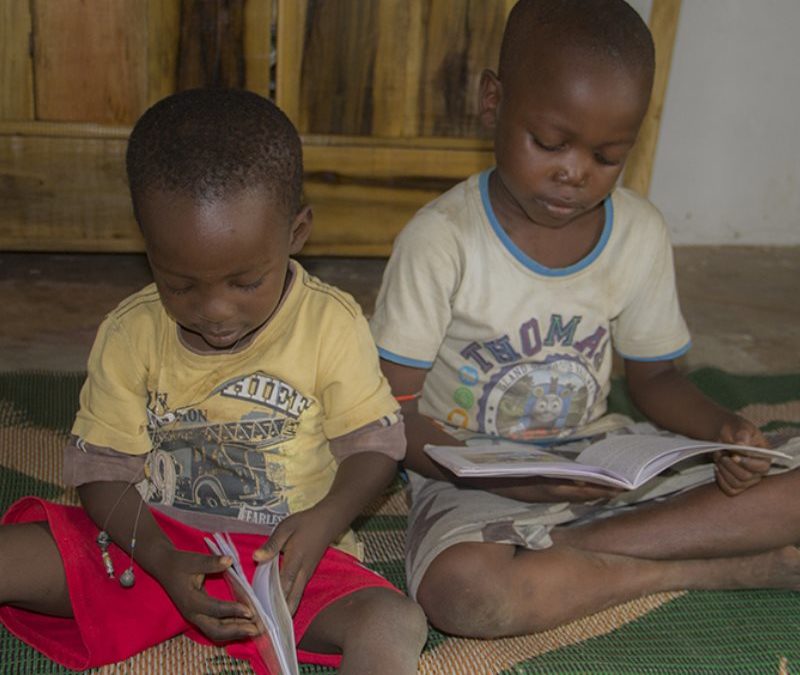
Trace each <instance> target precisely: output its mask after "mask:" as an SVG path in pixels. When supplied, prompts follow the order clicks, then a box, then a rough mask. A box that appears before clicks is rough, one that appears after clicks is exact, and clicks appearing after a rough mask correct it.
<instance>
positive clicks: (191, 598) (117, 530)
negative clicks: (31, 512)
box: [78, 481, 257, 641]
mask: <svg viewBox="0 0 800 675" xmlns="http://www.w3.org/2000/svg"><path fill="white" fill-rule="evenodd" d="M78 495H79V496H80V499H81V503H82V504H83V507H84V509H85V510H86V512H87V513H88V514H89V517H90V518H91V519H92V520H93V521H94V522H95V523H96V524H97V526H98V527H99V528H101V529H105V530H106V532H108V534H109V535H110V536H111V539H112V541H113V542H114V543H115V544H117V545H118V546H119V547H120V548H122V549H123V550H125V551H126V552H127V553H130V550H131V540H132V539H133V537H134V525H135V530H136V531H135V537H136V546H135V551H134V559H135V561H136V562H137V563H138V564H139V566H140V567H142V568H143V569H145V570H146V571H147V572H148V573H149V574H150V575H152V576H153V577H155V579H157V580H158V582H159V583H160V584H161V585H162V586H163V587H164V590H165V591H166V592H167V593H168V594H169V596H170V598H171V599H172V601H173V602H174V603H175V606H176V607H177V608H178V610H179V611H180V612H181V614H182V615H183V616H184V618H186V619H187V620H188V621H191V622H192V623H193V624H195V625H196V626H197V627H198V628H199V629H200V630H202V631H203V632H204V633H205V634H206V635H207V636H208V637H209V638H211V639H212V640H218V641H221V640H231V639H237V638H243V637H246V636H252V635H255V634H256V632H257V630H256V627H255V624H253V623H252V621H250V620H249V617H250V610H249V609H248V608H247V607H245V606H244V605H241V604H239V603H234V602H225V601H223V600H218V599H216V598H212V597H211V596H209V595H207V594H206V593H205V591H204V590H203V580H204V579H205V575H206V574H213V573H218V572H222V571H223V570H225V569H226V568H227V567H229V566H230V565H231V562H232V561H231V560H230V559H229V558H224V557H218V556H210V555H203V554H201V553H191V552H188V551H179V550H177V549H176V548H175V547H174V546H173V544H172V542H171V541H170V539H169V538H168V537H167V535H166V534H165V533H164V531H163V530H162V529H161V528H160V527H159V525H158V523H157V522H156V520H155V518H153V515H152V514H151V513H150V510H149V509H148V508H147V505H146V504H144V503H143V502H142V499H141V497H140V496H139V493H138V492H137V491H136V489H135V488H134V487H133V486H132V485H130V483H126V482H122V481H95V482H92V483H84V484H83V485H80V486H79V487H78ZM137 513H138V523H137V522H136V521H137ZM97 555H98V556H99V555H100V550H99V548H98V553H97ZM115 572H116V574H117V575H118V576H119V575H120V574H122V572H123V570H115Z"/></svg>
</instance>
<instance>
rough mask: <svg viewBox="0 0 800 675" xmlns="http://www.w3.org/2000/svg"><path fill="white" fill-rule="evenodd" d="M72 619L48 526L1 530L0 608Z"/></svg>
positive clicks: (27, 526)
mask: <svg viewBox="0 0 800 675" xmlns="http://www.w3.org/2000/svg"><path fill="white" fill-rule="evenodd" d="M4 604H9V605H14V606H15V607H20V608H22V609H28V610H31V611H34V612H40V613H42V614H50V615H52V616H64V617H69V616H72V606H71V604H70V599H69V594H68V592H67V581H66V577H65V576H64V565H63V563H62V561H61V555H60V554H59V552H58V548H57V547H56V543H55V541H54V540H53V537H52V535H51V534H50V528H49V527H48V525H47V523H44V522H41V523H38V522H37V523H21V524H14V525H3V526H2V527H0V605H4Z"/></svg>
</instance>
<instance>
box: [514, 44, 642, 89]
mask: <svg viewBox="0 0 800 675" xmlns="http://www.w3.org/2000/svg"><path fill="white" fill-rule="evenodd" d="M519 56H520V58H518V59H515V60H514V61H513V62H512V63H511V64H510V67H508V68H507V69H506V73H505V76H504V77H503V80H502V81H503V87H504V92H505V94H506V95H507V96H512V97H513V96H514V95H516V94H527V93H530V92H531V91H536V90H538V89H539V88H542V89H547V90H548V91H552V89H553V88H558V89H569V90H573V91H574V90H576V89H583V90H584V91H589V90H592V91H594V92H596V93H599V94H602V92H603V91H604V90H607V91H608V92H610V91H611V90H615V89H625V90H626V91H627V92H628V93H629V94H634V95H635V94H637V93H638V94H639V96H640V97H641V98H642V99H643V100H646V99H647V98H649V95H650V86H651V81H650V78H649V77H647V73H645V72H644V71H643V70H642V69H639V68H635V67H632V66H628V65H626V64H624V63H622V62H621V61H619V60H618V59H615V58H612V57H607V56H598V55H597V54H594V53H592V52H591V50H589V49H586V48H585V47H582V46H581V45H577V44H575V45H562V46H561V47H554V46H553V45H550V44H548V43H547V42H546V41H543V42H539V43H534V42H532V43H530V44H528V45H526V46H525V47H524V49H522V50H520V53H519Z"/></svg>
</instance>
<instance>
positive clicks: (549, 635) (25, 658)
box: [0, 369, 800, 675]
mask: <svg viewBox="0 0 800 675" xmlns="http://www.w3.org/2000/svg"><path fill="white" fill-rule="evenodd" d="M691 377H692V379H693V380H694V381H695V383H697V384H698V386H700V388H701V389H703V390H704V391H705V392H706V393H707V394H709V395H710V396H712V397H713V398H715V399H716V400H718V401H720V402H721V403H723V404H724V405H726V406H728V407H730V408H732V409H735V410H740V411H743V412H745V413H746V414H747V415H748V416H749V417H750V418H751V419H753V420H754V421H755V422H756V423H757V424H759V425H760V426H761V428H762V429H763V430H764V431H766V432H767V433H768V434H769V435H771V436H772V437H774V438H775V439H780V438H785V437H788V436H793V435H798V434H800V375H785V376H770V377H753V376H736V375H730V374H726V373H723V372H721V371H719V370H714V369H703V370H699V371H697V372H695V373H693V374H692V375H691ZM82 381H83V375H82V374H79V373H75V374H52V373H5V374H4V373H0V508H2V509H3V510H5V509H6V508H7V507H8V506H9V505H10V504H11V503H12V502H13V501H14V500H16V499H18V498H19V497H21V496H23V495H27V494H36V495H41V496H44V497H47V498H48V499H54V500H56V501H61V502H65V503H74V501H75V494H74V492H72V491H69V490H64V489H63V488H62V487H61V486H60V485H59V475H60V465H61V459H60V449H61V447H62V446H63V443H64V440H65V439H66V436H67V433H68V430H69V427H70V425H71V422H72V417H73V415H74V413H75V410H76V407H77V399H78V392H79V390H80V386H81V383H82ZM610 402H611V407H612V409H613V410H615V411H619V412H625V413H627V414H630V415H632V416H637V415H636V411H635V410H634V409H633V407H632V406H631V404H630V401H629V399H628V398H627V396H626V394H625V391H624V387H623V386H621V385H620V384H619V383H615V386H614V388H613V391H612V394H611V400H610ZM406 509H407V506H406V503H405V499H404V496H403V493H402V490H401V488H400V487H399V485H395V486H394V487H393V488H392V489H391V490H390V491H389V492H387V494H386V495H385V496H384V497H383V498H382V499H381V500H379V501H378V502H377V503H375V504H373V505H372V506H371V507H370V509H369V510H368V512H367V513H366V514H365V515H364V516H363V517H361V518H360V519H359V520H358V521H357V523H356V529H357V530H358V532H359V536H360V537H361V538H362V540H363V541H364V542H365V544H366V549H367V563H368V564H369V565H370V566H371V567H373V568H374V569H375V570H377V571H378V572H380V573H381V574H383V575H385V576H386V577H387V578H389V579H390V580H391V581H392V582H393V583H395V584H397V585H398V586H399V587H400V588H403V589H404V588H405V580H404V577H403V558H402V554H403V532H404V527H405V514H406ZM301 670H302V672H303V673H331V672H333V671H332V670H330V669H326V668H317V667H313V666H303V667H302V669H301ZM69 672H72V671H69V670H67V669H65V668H62V667H60V666H58V665H56V664H54V663H52V662H51V661H50V660H48V659H47V658H45V657H43V656H41V655H40V654H38V653H37V652H35V651H34V650H32V649H31V648H29V647H28V646H27V645H25V644H23V643H22V642H20V641H18V640H17V639H16V638H14V637H13V636H11V635H10V634H9V633H8V632H7V631H5V630H4V629H2V628H0V673H2V674H8V675H12V674H14V675H15V674H23V673H24V674H25V675H28V674H31V673H59V674H61V673H69ZM95 672H96V673H133V674H140V673H141V674H144V673H147V675H151V674H163V675H172V674H173V673H204V674H206V673H207V674H209V675H211V674H220V675H221V674H222V673H226V674H229V675H237V674H241V675H245V674H247V673H250V672H251V670H250V668H249V667H248V666H247V664H244V663H243V662H239V661H234V660H233V659H231V658H230V657H228V656H227V654H225V652H224V650H222V649H218V648H211V647H201V646H199V645H196V644H194V643H192V642H191V641H190V640H188V639H186V638H182V637H180V638H175V639H173V640H170V641H169V642H167V643H164V644H163V645H160V646H158V647H155V648H153V649H151V650H149V651H148V652H145V653H144V654H142V655H140V656H137V657H135V658H132V659H129V660H128V661H126V662H125V663H121V664H117V665H115V666H108V667H106V668H102V669H100V670H99V671H95ZM420 672H421V673H437V674H438V673H441V674H442V675H450V674H451V673H452V674H464V675H473V674H478V673H486V674H487V675H495V674H498V673H614V674H616V673H687V674H688V673H798V674H800V594H798V593H791V592H779V591H737V592H691V593H661V594H656V595H652V596H648V597H646V598H642V599H640V600H636V601H633V602H630V603H626V604H625V605H621V606H620V607H616V608H613V609H611V610H607V611H605V612H601V613H599V614H596V615H594V616H592V617H588V618H586V619H582V620H580V621H576V622H573V623H572V624H569V625H567V626H562V627H560V628H558V629H555V630H552V631H548V632H546V633H541V634H537V635H531V636H524V637H520V638H508V639H504V640H491V641H481V640H463V639H455V638H449V637H447V636H444V635H442V634H441V633H438V632H436V631H434V630H431V632H430V636H429V640H428V645H427V647H426V650H425V652H424V653H423V655H422V659H421V661H420ZM386 675H391V674H390V673H389V674H386Z"/></svg>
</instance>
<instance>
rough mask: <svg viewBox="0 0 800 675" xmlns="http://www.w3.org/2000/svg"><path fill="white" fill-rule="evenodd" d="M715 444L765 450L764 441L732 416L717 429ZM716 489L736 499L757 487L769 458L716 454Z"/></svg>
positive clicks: (748, 424)
mask: <svg viewBox="0 0 800 675" xmlns="http://www.w3.org/2000/svg"><path fill="white" fill-rule="evenodd" d="M718 440H719V441H720V442H722V443H734V444H737V445H753V446H756V447H760V448H767V447H769V445H768V444H767V441H766V439H765V438H764V436H763V435H762V434H761V432H760V431H759V430H758V428H757V427H756V426H755V425H754V424H753V423H752V422H750V421H749V420H746V419H744V418H743V417H739V416H738V415H732V416H731V417H730V418H729V419H728V420H726V421H725V422H724V423H723V425H722V427H721V428H720V431H719V435H718ZM714 463H715V464H716V469H717V470H716V476H717V485H719V488H720V489H721V490H722V491H723V492H724V493H725V494H726V495H728V496H730V497H733V496H734V495H738V494H740V493H742V492H744V491H745V490H747V489H748V488H750V487H753V485H755V484H756V483H758V482H759V481H760V480H761V478H762V477H763V476H764V475H765V474H766V473H767V472H768V471H769V467H770V464H771V463H772V462H771V460H770V458H769V457H755V456H753V455H749V454H747V453H746V452H735V451H730V450H727V451H720V452H715V453H714Z"/></svg>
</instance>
